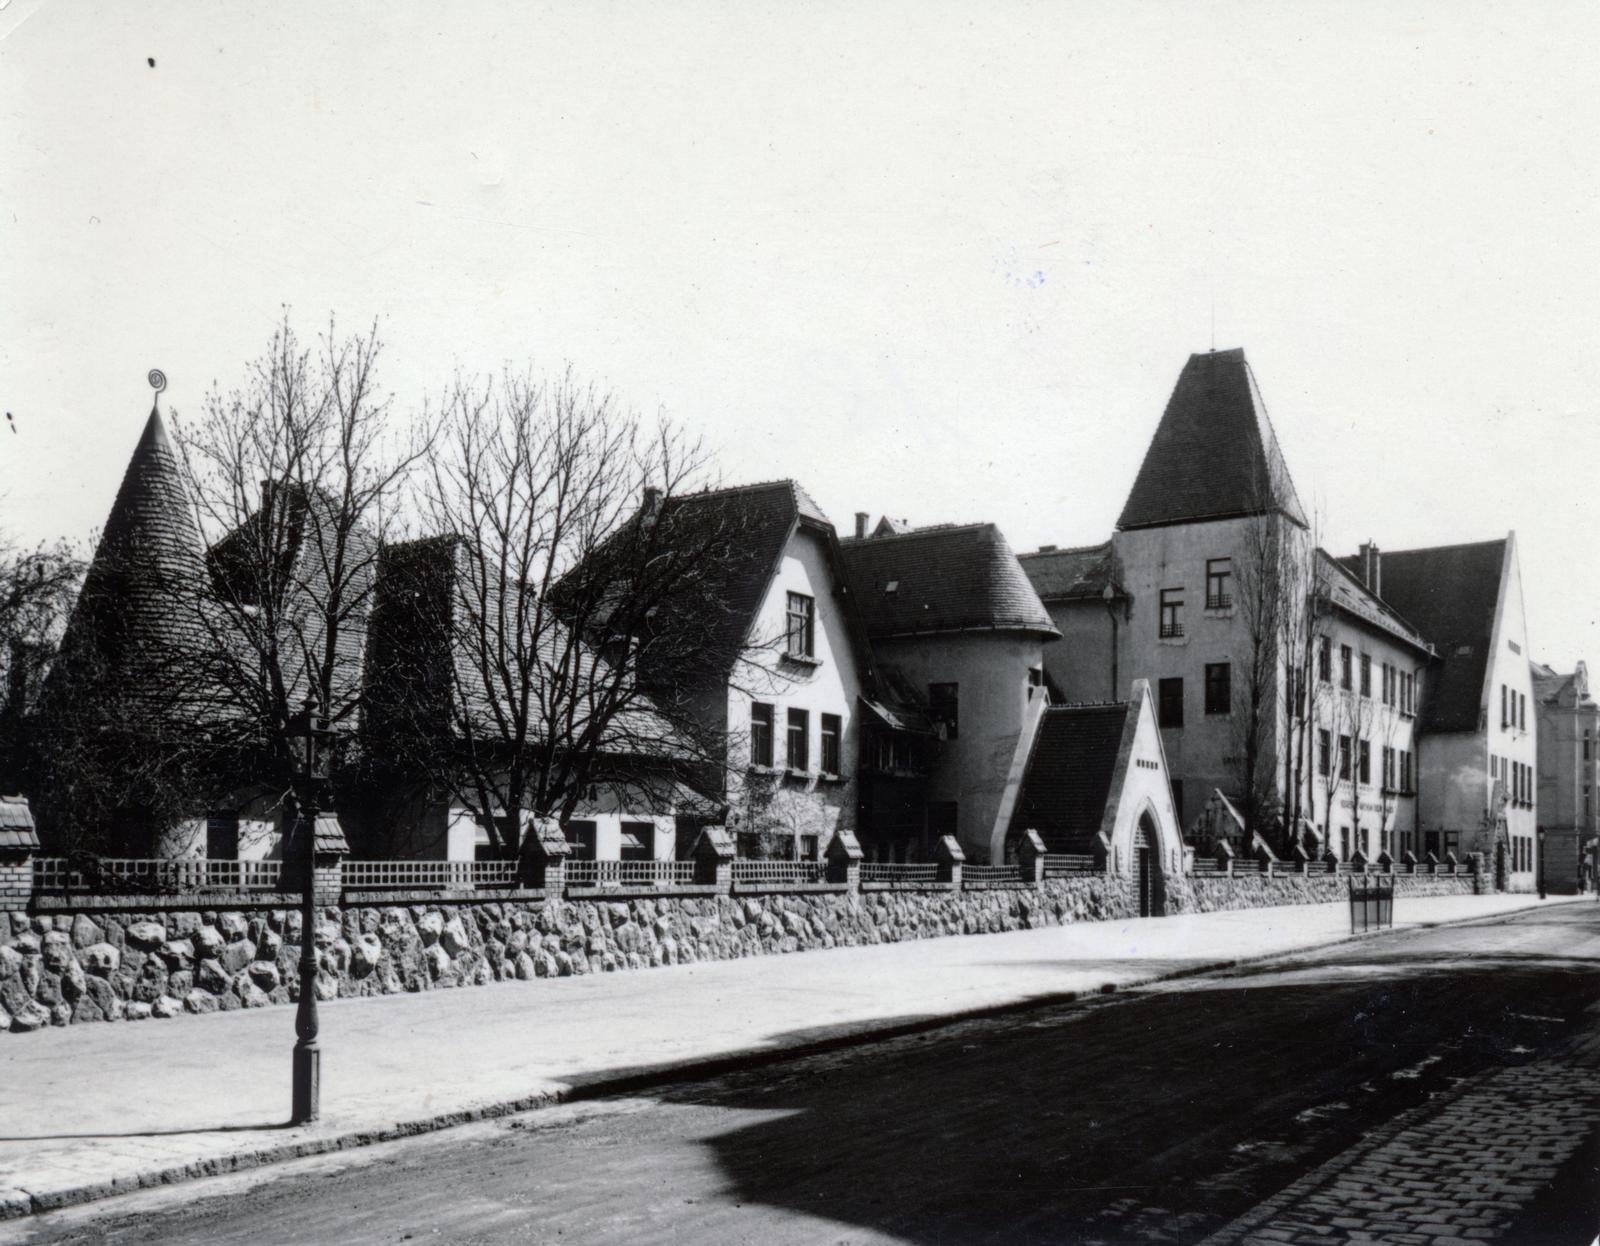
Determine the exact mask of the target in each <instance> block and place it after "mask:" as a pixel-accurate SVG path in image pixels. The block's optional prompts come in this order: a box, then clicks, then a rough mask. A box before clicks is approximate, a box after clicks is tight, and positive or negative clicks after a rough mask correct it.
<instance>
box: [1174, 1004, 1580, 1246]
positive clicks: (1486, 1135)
mask: <svg viewBox="0 0 1600 1246" xmlns="http://www.w3.org/2000/svg"><path fill="white" fill-rule="evenodd" d="M1585 1016H1586V1018H1587V1019H1588V1021H1589V1025H1588V1027H1587V1030H1588V1033H1587V1035H1586V1036H1585V1037H1583V1038H1580V1039H1577V1040H1576V1041H1574V1042H1573V1043H1571V1044H1570V1045H1568V1046H1567V1047H1566V1048H1565V1049H1564V1050H1562V1051H1560V1052H1558V1053H1556V1054H1554V1055H1552V1056H1551V1057H1549V1058H1546V1059H1540V1060H1534V1061H1531V1062H1529V1063H1527V1064H1522V1065H1519V1066H1516V1067H1512V1068H1503V1069H1499V1070H1497V1071H1495V1072H1492V1073H1489V1074H1486V1075H1483V1076H1478V1077H1472V1078H1468V1079H1466V1080H1465V1081H1464V1082H1463V1083H1462V1084H1461V1085H1459V1086H1457V1087H1456V1088H1455V1089H1454V1090H1452V1091H1449V1092H1446V1093H1445V1094H1443V1095H1441V1096H1439V1097H1438V1098H1436V1099H1434V1100H1433V1101H1431V1102H1428V1103H1425V1104H1422V1105H1420V1106H1419V1107H1417V1108H1414V1109H1412V1110H1411V1111H1409V1112H1405V1113H1402V1114H1401V1115H1400V1116H1398V1117H1396V1118H1395V1119H1394V1120H1393V1121H1391V1122H1389V1123H1388V1124H1387V1125H1386V1126H1384V1127H1383V1128H1381V1129H1379V1130H1377V1131H1374V1132H1373V1133H1372V1134H1370V1135H1369V1136H1368V1137H1367V1138H1365V1139H1363V1141H1362V1142H1360V1143H1358V1144H1357V1145H1355V1146H1353V1147H1351V1148H1350V1149H1349V1150H1347V1151H1345V1152H1344V1153H1342V1154H1340V1155H1337V1156H1335V1157H1334V1158H1333V1159H1331V1160H1329V1161H1328V1162H1327V1163H1325V1164H1323V1165H1321V1166H1320V1167H1319V1168H1318V1169H1316V1170H1315V1171H1314V1172H1312V1173H1309V1174H1308V1175H1306V1176H1305V1177H1303V1178H1302V1179H1301V1180H1299V1181H1296V1182H1295V1183H1294V1184H1293V1185H1291V1186H1289V1187H1288V1188H1287V1189H1285V1190H1284V1191H1282V1192H1281V1193H1280V1194H1278V1195H1277V1196H1276V1197H1274V1198H1272V1199H1269V1200H1267V1201H1266V1202H1265V1203H1262V1204H1261V1205H1260V1206H1259V1207H1257V1208H1256V1209H1255V1210H1254V1211H1252V1212H1250V1213H1249V1214H1247V1215H1245V1216H1242V1217H1240V1218H1239V1219H1238V1220H1236V1221H1235V1222H1234V1223H1233V1224H1231V1225H1229V1226H1228V1227H1227V1228H1225V1229H1223V1230H1221V1231H1220V1232H1218V1233H1214V1234H1213V1235H1211V1236H1210V1237H1208V1238H1207V1239H1205V1246H1281V1243H1284V1242H1328V1243H1345V1242H1351V1243H1354V1242H1366V1243H1396V1244H1400V1243H1404V1244H1405V1246H1482V1244H1483V1243H1485V1242H1501V1243H1509V1242H1517V1243H1529V1244H1530V1246H1534V1244H1544V1243H1550V1244H1552V1246H1554V1244H1555V1243H1560V1242H1567V1241H1571V1242H1575V1243H1579V1246H1582V1244H1583V1243H1587V1242H1589V1241H1590V1240H1591V1237H1592V1235H1593V1232H1594V1229H1595V1228H1596V1227H1600V1226H1593V1225H1590V1226H1587V1227H1581V1228H1580V1227H1579V1226H1570V1225H1562V1226H1560V1227H1559V1228H1558V1227H1557V1225H1556V1224H1554V1223H1552V1222H1551V1221H1550V1220H1546V1219H1544V1218H1543V1217H1542V1216H1540V1215H1538V1214H1532V1213H1536V1212H1537V1210H1538V1204H1539V1202H1540V1199H1541V1196H1542V1195H1543V1194H1545V1193H1546V1191H1547V1190H1548V1188H1549V1186H1550V1185H1551V1184H1552V1182H1554V1181H1556V1179H1557V1178H1558V1175H1560V1174H1561V1173H1562V1172H1563V1168H1564V1166H1566V1165H1569V1163H1570V1162H1571V1161H1573V1160H1574V1159H1577V1160H1578V1168H1579V1171H1578V1172H1577V1173H1576V1174H1574V1179H1576V1180H1580V1181H1581V1180H1584V1179H1587V1180H1589V1181H1590V1182H1594V1181H1596V1180H1600V1173H1596V1172H1595V1171H1594V1169H1595V1163H1596V1161H1600V1155H1597V1154H1596V1146H1597V1144H1600V1007H1594V1006H1591V1007H1590V1008H1589V1009H1587V1010H1586V1012H1585ZM1580 1151H1586V1152H1587V1157H1586V1158H1580ZM1589 1188H1590V1189H1591V1190H1592V1189H1593V1188H1595V1187H1594V1185H1592V1184H1591V1186H1590V1187H1589ZM1574 1228H1577V1229H1578V1231H1579V1232H1580V1234H1581V1236H1579V1237H1571V1236H1567V1234H1568V1233H1569V1232H1571V1231H1572V1229H1574Z"/></svg>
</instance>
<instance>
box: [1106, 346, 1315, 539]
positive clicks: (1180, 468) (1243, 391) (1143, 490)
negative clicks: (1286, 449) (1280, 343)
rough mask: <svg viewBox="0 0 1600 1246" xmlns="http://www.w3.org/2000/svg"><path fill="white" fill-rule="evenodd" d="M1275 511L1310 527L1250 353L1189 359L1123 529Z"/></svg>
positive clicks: (1135, 489) (1120, 525)
mask: <svg viewBox="0 0 1600 1246" xmlns="http://www.w3.org/2000/svg"><path fill="white" fill-rule="evenodd" d="M1271 512H1278V513H1281V514H1283V515H1285V516H1287V517H1288V518H1289V519H1291V520H1293V521H1294V522H1295V523H1297V524H1299V525H1301V526H1302V527H1304V526H1305V523H1306V517H1305V512H1304V511H1302V510H1301V508H1300V499H1299V497H1298V496H1297V495H1296V493H1295V489H1294V482H1293V481H1292V480H1290V478H1289V471H1288V467H1287V465H1286V464H1285V463H1284V461H1283V454H1282V452H1281V451H1280V450H1279V449H1278V439H1277V437H1276V436H1275V435H1274V434H1273V431H1272V424H1271V422H1270V421H1269V420H1268V419H1267V409H1266V404H1265V403H1263V402H1262V400H1261V392H1260V390H1259V389H1257V388H1256V382H1255V376H1254V375H1253V374H1252V373H1251V371H1250V365H1249V364H1248V363H1247V362H1245V357H1244V351H1242V350H1222V351H1212V352H1211V353H1209V354H1205V355H1190V356H1189V362H1188V363H1187V364H1185V365H1184V369H1183V371H1182V372H1181V373H1180V374H1179V376H1178V383H1177V385H1176V386H1174V388H1173V390H1172V397H1171V398H1170V399H1168V401H1167V409H1166V412H1165V413H1164V414H1163V415H1162V417H1161V423H1160V424H1159V425H1158V426H1157V428H1156V433H1155V436H1154V437H1153V438H1152V439H1151V441H1150V448H1149V449H1148V450H1147V451H1146V452H1145V456H1144V464H1143V465H1142V466H1141V467H1140V468H1139V474H1138V476H1136V477H1135V478H1134V482H1133V489H1132V491H1131V492H1130V493H1129V494H1128V501H1127V504H1126V505H1125V506H1124V507H1123V508H1122V517H1121V518H1120V519H1118V520H1117V527H1118V528H1119V529H1124V530H1126V529H1128V528H1154V527H1159V526H1161V525H1164V524H1174V523H1185V522H1194V521H1198V520H1208V519H1228V518H1233V517H1236V516H1241V515H1261V514H1268V513H1271Z"/></svg>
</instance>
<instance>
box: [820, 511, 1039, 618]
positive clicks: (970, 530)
mask: <svg viewBox="0 0 1600 1246" xmlns="http://www.w3.org/2000/svg"><path fill="white" fill-rule="evenodd" d="M840 548H841V552H842V554H843V557H844V570H845V577H846V579H847V580H848V582H849V585H850V593H851V595H852V596H853V597H854V598H855V602H856V608H857V609H858V610H859V611H860V612H861V618H862V621H863V623H865V625H866V629H867V635H868V636H869V637H870V638H872V639H873V640H884V639H887V638H889V637H891V636H916V635H924V634H927V633H930V632H963V631H1018V632H1036V633H1039V634H1041V635H1045V636H1049V637H1051V638H1054V637H1057V636H1059V635H1060V633H1059V632H1058V631H1057V630H1056V628H1055V624H1053V623H1052V622H1051V621H1050V615H1049V612H1048V611H1046V610H1045V608H1044V605H1043V603H1041V602H1040V600H1039V595H1038V593H1036V592H1034V590H1033V585H1032V584H1030V583H1029V582H1028V577H1027V576H1026V575H1025V574H1024V573H1023V570H1022V565H1021V564H1020V563H1019V562H1018V561H1017V557H1016V555H1015V554H1013V553H1012V552H1011V546H1010V545H1008V544H1007V543H1006V539H1005V537H1004V535H1002V534H1001V532H1000V529H999V528H997V527H995V526H994V524H992V523H979V524H962V525H955V524H947V525H940V526H937V527H932V528H918V529H916V530H914V531H911V532H906V533H902V534H900V535H898V536H879V537H869V538H867V539H866V540H862V541H850V542H848V543H846V544H844V545H842V546H841V547H840Z"/></svg>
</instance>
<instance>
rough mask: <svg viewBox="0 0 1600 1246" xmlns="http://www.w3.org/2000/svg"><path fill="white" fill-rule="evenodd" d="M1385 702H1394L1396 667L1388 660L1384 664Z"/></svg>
mask: <svg viewBox="0 0 1600 1246" xmlns="http://www.w3.org/2000/svg"><path fill="white" fill-rule="evenodd" d="M1383 703H1384V704H1385V705H1393V704H1394V667H1392V666H1390V665H1389V664H1388V663H1387V662H1385V663H1384V664H1383Z"/></svg>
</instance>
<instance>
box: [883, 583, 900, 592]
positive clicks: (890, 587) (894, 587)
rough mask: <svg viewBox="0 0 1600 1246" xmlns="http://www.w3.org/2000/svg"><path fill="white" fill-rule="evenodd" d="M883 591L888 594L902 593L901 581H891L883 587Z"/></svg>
mask: <svg viewBox="0 0 1600 1246" xmlns="http://www.w3.org/2000/svg"><path fill="white" fill-rule="evenodd" d="M883 591H884V592H886V593H898V592H899V591H900V581H899V580H890V581H889V582H888V583H887V584H885V585H884V586H883Z"/></svg>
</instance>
